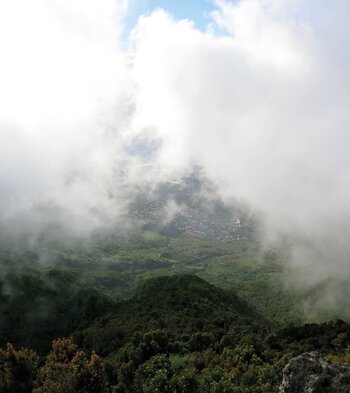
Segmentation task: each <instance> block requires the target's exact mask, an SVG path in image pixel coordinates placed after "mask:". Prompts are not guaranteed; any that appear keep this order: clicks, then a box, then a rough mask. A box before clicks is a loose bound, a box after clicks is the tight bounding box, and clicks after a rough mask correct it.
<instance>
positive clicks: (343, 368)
mask: <svg viewBox="0 0 350 393" xmlns="http://www.w3.org/2000/svg"><path fill="white" fill-rule="evenodd" d="M326 392H327V393H328V392H333V393H350V365H349V364H340V363H332V362H330V361H329V360H327V359H326V358H324V357H323V356H322V355H320V354H319V353H317V352H308V353H304V354H302V355H300V356H297V357H295V358H293V359H291V361H290V362H289V363H288V364H287V366H286V367H285V368H284V370H283V381H282V384H281V386H280V393H326Z"/></svg>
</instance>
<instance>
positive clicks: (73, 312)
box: [0, 270, 350, 393]
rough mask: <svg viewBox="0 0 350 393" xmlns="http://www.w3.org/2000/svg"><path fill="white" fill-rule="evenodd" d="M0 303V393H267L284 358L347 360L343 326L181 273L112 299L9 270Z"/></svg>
mask: <svg viewBox="0 0 350 393" xmlns="http://www.w3.org/2000/svg"><path fill="white" fill-rule="evenodd" d="M0 299H1V301H0V312H1V324H0V337H1V342H2V347H3V349H2V350H1V352H0V371H1V373H0V391H1V392H4V393H5V392H31V391H33V392H36V393H39V392H43V393H44V392H62V391H65V392H70V391H71V392H94V393H96V392H125V393H126V392H155V391H158V392H208V393H209V392H210V393H212V392H217V393H219V392H232V393H243V392H244V393H248V392H256V393H260V392H266V393H267V392H277V391H278V386H279V384H280V383H281V378H282V374H281V373H282V369H283V367H284V365H285V364H286V363H287V361H288V360H289V359H290V358H291V357H293V356H294V355H297V354H300V353H302V352H305V351H310V350H314V349H317V350H318V351H321V352H322V353H324V354H325V355H327V356H328V357H330V358H331V359H332V360H333V361H340V360H348V359H349V356H350V355H349V352H348V348H349V344H350V325H349V324H347V323H345V322H343V321H336V322H329V323H324V324H309V325H300V326H291V325H290V326H287V327H282V326H281V325H278V324H276V323H275V322H274V321H272V320H268V319H266V318H264V317H263V316H261V315H260V314H259V313H258V312H257V310H255V309H254V308H253V307H252V306H250V305H249V304H248V303H247V302H246V301H244V300H242V299H240V298H239V297H238V296H237V295H235V294H234V293H233V292H232V291H227V290H223V289H219V288H217V287H214V286H213V285H210V284H208V283H207V282H205V281H203V280H202V279H200V278H198V277H195V276H189V275H185V276H183V275H180V276H179V275H175V276H163V277H158V278H152V279H149V280H145V281H143V282H142V283H140V284H139V285H138V287H137V288H136V290H135V291H134V293H133V295H132V297H131V298H130V299H128V300H122V301H117V300H113V299H111V298H110V297H108V296H107V295H106V294H104V293H102V292H101V291H99V290H98V289H95V288H91V287H89V286H87V285H86V284H83V283H82V282H81V281H80V280H79V279H78V277H77V276H75V275H73V274H69V273H65V272H59V271H57V270H53V271H49V272H46V273H39V272H35V273H34V272H31V273H29V272H27V273H25V274H15V273H13V274H11V275H9V276H8V277H7V280H6V285H5V284H4V283H3V285H2V290H1V298H0ZM60 337H62V338H63V337H66V338H65V339H59V338H60ZM69 337H71V338H69ZM53 339H55V341H54V342H53V344H52V345H53V346H52V347H51V342H52V340H53ZM8 341H10V342H12V343H13V344H14V346H12V345H7V346H6V345H5V343H6V342H8ZM22 347H25V348H26V349H20V348H22ZM33 350H34V351H33Z"/></svg>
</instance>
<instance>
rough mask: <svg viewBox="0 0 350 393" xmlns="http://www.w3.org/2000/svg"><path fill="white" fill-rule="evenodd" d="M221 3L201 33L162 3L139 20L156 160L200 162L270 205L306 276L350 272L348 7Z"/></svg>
mask: <svg viewBox="0 0 350 393" xmlns="http://www.w3.org/2000/svg"><path fill="white" fill-rule="evenodd" d="M216 3H217V6H218V8H217V10H216V11H215V12H213V14H212V24H211V25H210V26H208V30H207V31H206V32H204V33H202V32H199V31H198V30H196V29H195V28H194V27H193V25H192V24H191V23H190V22H188V21H176V20H174V19H172V17H171V16H170V15H169V14H168V13H167V12H165V11H162V10H158V11H156V12H154V13H153V14H152V15H150V16H148V17H143V18H141V19H140V20H139V23H138V26H137V27H136V28H135V30H134V32H133V39H134V45H135V67H134V70H133V72H134V78H135V79H136V80H137V86H138V95H137V102H136V115H135V119H134V122H135V124H136V125H137V127H139V128H141V127H149V128H153V129H154V130H155V132H156V134H157V135H158V137H159V139H160V140H161V141H162V149H161V151H160V152H159V156H158V165H159V166H162V167H164V166H170V167H173V168H177V169H182V168H184V167H186V166H188V165H191V163H196V164H199V165H200V166H202V167H204V168H205V171H206V173H207V174H208V175H209V176H210V178H211V179H212V180H213V181H214V182H215V183H216V184H218V185H219V189H220V190H221V193H222V195H223V196H224V197H227V198H230V197H231V196H236V197H239V198H241V200H244V201H247V202H248V203H249V204H250V205H251V206H253V208H254V209H256V210H257V211H259V212H261V213H262V214H263V216H264V219H265V236H266V240H267V241H275V240H276V239H280V238H281V237H288V239H289V241H290V243H291V244H292V246H293V247H292V260H293V263H294V264H296V265H297V266H299V267H301V266H302V267H305V266H308V267H309V268H310V271H311V274H310V275H308V280H315V281H318V280H320V279H322V278H325V277H328V276H330V275H331V276H336V277H340V276H342V275H344V274H349V273H350V264H349V261H348V255H349V251H350V250H349V246H348V245H347V239H348V236H349V230H350V224H349V222H350V220H349V219H350V216H349V208H348V202H347V196H348V195H349V184H350V183H349V180H350V179H349V177H350V175H349V174H348V173H347V170H346V168H347V167H349V164H350V162H349V155H348V152H347V146H348V144H349V142H350V141H349V138H350V136H349V133H348V129H349V126H350V115H349V113H348V110H347V108H348V106H349V103H350V97H349V91H348V89H346V88H345V86H348V85H349V83H348V82H349V81H348V79H349V76H348V72H347V70H348V69H349V65H350V64H349V56H348V53H349V51H348V49H349V48H348V45H349V44H348V40H347V37H348V32H349V28H348V24H347V23H346V20H345V19H344V15H346V11H348V10H349V5H348V4H347V3H345V2H344V1H336V2H334V3H332V9H330V5H329V4H328V3H327V2H326V1H321V2H317V4H316V2H310V3H308V4H307V5H306V4H305V3H304V2H298V1H286V2H280V1H273V0H266V1H265V0H264V1H257V0H242V1H239V2H228V1H223V0H220V1H219V0H218V1H217V2H216ZM311 275H314V278H311Z"/></svg>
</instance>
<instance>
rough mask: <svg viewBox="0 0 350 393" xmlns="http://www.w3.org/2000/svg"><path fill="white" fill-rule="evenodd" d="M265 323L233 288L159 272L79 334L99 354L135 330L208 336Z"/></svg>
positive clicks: (126, 337)
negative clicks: (230, 290) (221, 287)
mask: <svg viewBox="0 0 350 393" xmlns="http://www.w3.org/2000/svg"><path fill="white" fill-rule="evenodd" d="M254 324H257V325H260V326H266V325H267V322H266V320H264V318H263V317H261V316H260V315H259V314H258V313H257V312H256V311H255V310H254V309H253V308H252V307H251V306H249V305H248V304H247V303H246V302H245V301H243V300H242V299H240V298H239V297H238V296H237V295H235V294H234V293H232V292H228V291H225V290H222V289H220V288H217V287H214V286H213V285H210V284H209V283H207V282H206V281H204V280H202V279H200V278H199V277H196V276H190V275H175V276H162V277H156V278H151V279H149V280H145V281H144V282H142V283H141V284H139V286H138V287H137V289H136V291H135V294H134V296H133V297H132V298H131V299H130V300H126V301H123V302H121V303H118V304H117V305H116V306H115V307H114V310H113V311H112V312H110V313H108V314H106V315H104V316H103V317H102V318H98V319H97V320H96V321H95V323H94V324H93V325H92V326H90V327H89V328H88V329H86V330H85V331H84V332H83V334H81V333H80V335H79V337H80V339H83V340H82V341H83V342H82V344H83V345H84V346H87V347H93V348H96V349H97V350H98V351H99V352H100V353H103V354H108V353H111V352H113V351H115V350H116V349H117V348H118V347H119V346H121V345H122V344H123V343H125V342H126V341H128V340H130V338H131V337H132V336H133V335H134V334H135V333H144V332H146V331H149V330H152V329H165V330H168V331H171V332H172V333H174V334H179V333H183V334H186V333H187V334H191V333H193V332H195V331H198V332H201V331H205V332H209V333H210V334H212V335H213V339H214V338H215V337H218V336H220V335H222V332H223V331H224V330H228V329H231V330H232V329H235V328H237V329H239V330H241V328H242V327H243V326H245V327H246V326H251V325H254Z"/></svg>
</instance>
